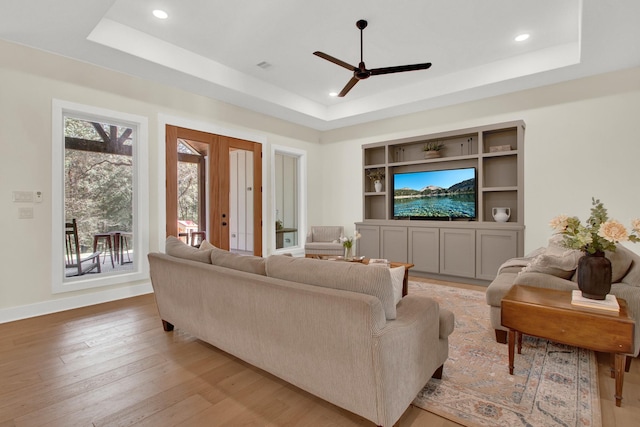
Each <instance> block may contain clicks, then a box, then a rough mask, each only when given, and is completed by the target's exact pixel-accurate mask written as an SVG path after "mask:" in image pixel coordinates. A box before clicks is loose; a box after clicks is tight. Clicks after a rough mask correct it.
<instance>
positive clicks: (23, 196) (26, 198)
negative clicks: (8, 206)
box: [11, 191, 33, 203]
mask: <svg viewBox="0 0 640 427" xmlns="http://www.w3.org/2000/svg"><path fill="white" fill-rule="evenodd" d="M11 200H13V201H14V202H16V203H33V191H14V192H13V194H12V196H11Z"/></svg>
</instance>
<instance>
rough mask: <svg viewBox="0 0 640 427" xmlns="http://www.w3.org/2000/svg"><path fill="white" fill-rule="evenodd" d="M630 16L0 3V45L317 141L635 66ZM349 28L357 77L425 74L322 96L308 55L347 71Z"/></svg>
mask: <svg viewBox="0 0 640 427" xmlns="http://www.w3.org/2000/svg"><path fill="white" fill-rule="evenodd" d="M158 8H159V9H163V10H165V11H166V12H167V13H168V14H169V18H168V19H166V20H158V19H157V18H155V17H153V16H152V14H151V12H152V11H153V10H154V9H158ZM638 17H640V0H615V1H614V0H535V1H532V0H403V1H391V0H349V1H345V0H321V1H311V0H306V1H304V0H233V1H229V0H188V1H185V0H135V1H132V0H58V1H51V0H0V39H5V40H8V41H12V42H16V43H20V44H24V45H27V46H32V47H35V48H38V49H42V50H45V51H49V52H54V53H57V54H60V55H64V56H67V57H70V58H75V59H78V60H81V61H84V62H88V63H92V64H96V65H99V66H102V67H106V68H109V69H113V70H117V71H121V72H124V73H127V74H130V75H134V76H139V77H142V78H145V79H149V80H153V81H157V82H161V83H165V84H169V85H173V86H176V87H179V88H182V89H184V90H188V91H192V92H195V93H199V94H201V95H204V96H209V97H212V98H215V99H219V100H222V101H225V102H228V103H231V104H234V105H238V106H242V107H245V108H248V109H251V110H255V111H258V112H261V113H264V114H268V115H271V116H275V117H278V118H282V119H286V120H289V121H291V122H294V123H299V124H302V125H305V126H310V127H312V128H315V129H319V130H327V129H334V128H339V127H343V126H348V125H352V124H358V123H365V122H367V121H371V120H376V119H381V118H386V117H392V116H396V115H399V114H406V113H410V112H415V111H419V110H424V109H429V108H436V107H441V106H446V105H452V104H456V103H459V102H465V101H470V100H474V99H479V98H483V97H488V96H494V95H498V94H503V93H508V92H512V91H517V90H522V89H527V88H533V87H537V86H541V85H547V84H552V83H556V82H561V81H566V80H570V79H575V78H579V77H584V76H589V75H593V74H598V73H603V72H607V71H613V70H617V69H623V68H629V67H636V66H640V25H638V24H637V19H638ZM358 19H366V20H367V21H368V22H369V26H368V27H367V28H366V29H365V30H364V61H365V63H366V65H367V68H378V67H388V66H395V65H405V64H414V63H421V62H431V63H433V66H432V67H431V68H430V69H429V70H421V71H411V72H407V73H399V74H389V75H380V76H372V77H371V78H369V79H367V80H364V81H361V82H359V83H358V84H357V85H356V86H355V87H354V88H353V89H352V90H351V92H349V94H347V96H346V97H344V98H335V97H330V96H328V93H329V92H330V91H336V92H339V91H340V90H341V89H342V87H343V86H344V85H345V84H346V83H347V81H348V80H349V79H350V78H351V73H350V72H349V71H348V70H346V69H344V68H341V67H339V66H337V65H335V64H332V63H330V62H328V61H325V60H323V59H321V58H318V57H316V56H314V55H313V54H312V53H313V52H314V51H316V50H320V51H323V52H325V53H327V54H329V55H332V56H334V57H337V58H339V59H341V60H343V61H345V62H347V63H350V64H353V65H356V66H357V65H358V62H359V59H360V33H359V30H358V29H357V28H356V26H355V23H356V21H357V20H358ZM523 32H526V33H530V34H531V37H530V39H529V40H527V41H525V42H522V43H517V42H515V41H514V37H515V36H516V35H518V34H520V33H523ZM263 61H266V62H268V63H269V64H271V66H270V67H268V68H266V69H263V68H261V67H258V66H257V64H258V63H260V62H263Z"/></svg>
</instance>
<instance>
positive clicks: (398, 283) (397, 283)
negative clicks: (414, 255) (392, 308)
mask: <svg viewBox="0 0 640 427" xmlns="http://www.w3.org/2000/svg"><path fill="white" fill-rule="evenodd" d="M389 273H391V286H393V301H394V302H395V303H396V305H398V303H399V302H400V300H401V299H402V282H404V265H401V266H400V267H395V268H390V269H389Z"/></svg>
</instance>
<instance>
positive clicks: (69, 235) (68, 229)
mask: <svg viewBox="0 0 640 427" xmlns="http://www.w3.org/2000/svg"><path fill="white" fill-rule="evenodd" d="M64 226H65V246H66V252H67V253H66V259H65V267H66V268H67V269H74V270H75V271H68V272H67V273H66V276H67V277H71V276H82V275H83V274H86V273H88V272H90V271H92V270H94V269H95V270H97V271H96V272H97V273H100V252H99V251H98V252H94V253H92V254H89V255H85V256H83V255H82V252H81V250H80V241H79V239H78V224H77V222H76V219H75V218H74V219H73V220H72V221H71V222H67V223H65V225H64Z"/></svg>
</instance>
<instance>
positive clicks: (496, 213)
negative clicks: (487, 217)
mask: <svg viewBox="0 0 640 427" xmlns="http://www.w3.org/2000/svg"><path fill="white" fill-rule="evenodd" d="M491 214H492V215H493V219H494V220H495V221H496V222H507V221H509V218H510V217H511V209H509V208H493V209H492V210H491Z"/></svg>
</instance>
